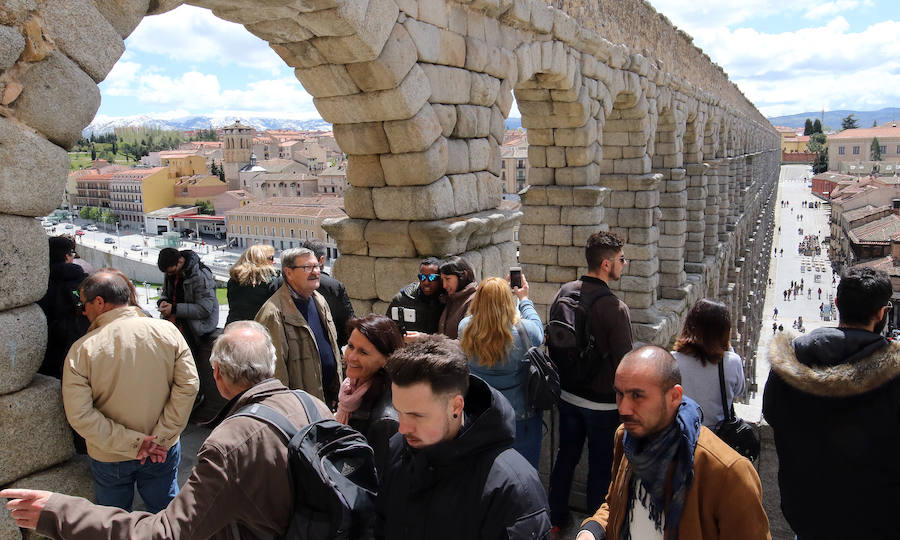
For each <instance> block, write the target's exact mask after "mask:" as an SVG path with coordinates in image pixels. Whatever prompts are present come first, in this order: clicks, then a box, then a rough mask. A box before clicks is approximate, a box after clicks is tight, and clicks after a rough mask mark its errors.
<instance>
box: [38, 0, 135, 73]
mask: <svg viewBox="0 0 900 540" xmlns="http://www.w3.org/2000/svg"><path fill="white" fill-rule="evenodd" d="M42 4H43V5H42V6H41V16H42V17H43V20H44V34H45V35H46V36H48V37H50V38H52V39H53V41H54V43H56V46H57V47H59V50H60V51H62V52H63V53H65V55H66V56H68V57H69V58H70V59H72V60H74V61H75V63H76V64H78V65H79V67H81V69H82V70H84V72H85V73H87V74H88V75H90V77H91V78H92V79H94V81H96V82H100V81H102V80H103V79H104V78H106V74H107V73H109V70H111V69H112V67H113V65H115V63H116V61H117V60H118V59H119V57H120V56H122V53H123V52H125V43H124V42H123V41H122V36H121V35H120V34H119V32H117V31H116V29H115V28H113V26H112V25H111V24H110V23H109V22H108V21H107V20H106V19H105V18H104V17H103V16H102V15H101V14H100V12H99V11H97V9H96V8H95V7H94V5H93V2H90V1H88V0H44V2H42Z"/></svg>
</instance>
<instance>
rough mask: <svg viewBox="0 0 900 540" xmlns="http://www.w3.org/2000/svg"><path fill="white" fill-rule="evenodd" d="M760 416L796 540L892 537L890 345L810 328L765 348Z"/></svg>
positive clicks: (893, 385) (898, 347) (899, 425)
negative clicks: (770, 437)
mask: <svg viewBox="0 0 900 540" xmlns="http://www.w3.org/2000/svg"><path fill="white" fill-rule="evenodd" d="M768 359H769V363H770V364H771V366H772V370H771V372H770V374H769V380H768V381H767V382H766V389H765V393H764V396H763V414H764V415H765V418H766V421H767V422H768V423H769V424H770V425H771V426H772V430H773V432H774V435H775V448H776V451H777V453H778V461H779V469H778V485H779V488H780V490H781V509H782V511H783V512H784V517H785V518H786V519H787V521H788V523H790V525H791V528H792V529H793V530H794V532H795V533H797V534H798V535H799V537H800V538H801V539H832V538H834V539H838V538H841V539H843V538H865V539H867V540H878V539H888V538H897V524H896V517H895V512H896V506H897V504H896V500H897V493H900V460H898V459H897V449H898V448H900V343H890V344H889V343H888V342H887V340H886V339H885V338H884V337H882V336H880V335H878V334H875V333H872V332H867V331H865V330H854V329H844V328H820V329H817V330H814V331H812V332H810V333H809V334H806V335H805V336H802V337H800V338H798V339H796V340H794V341H793V343H792V342H791V337H790V336H788V335H787V334H779V335H777V336H776V337H775V338H773V340H772V344H771V345H770V347H769V355H768Z"/></svg>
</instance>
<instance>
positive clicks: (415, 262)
mask: <svg viewBox="0 0 900 540" xmlns="http://www.w3.org/2000/svg"><path fill="white" fill-rule="evenodd" d="M420 262H421V260H420V259H418V258H415V259H402V258H398V257H392V258H381V257H379V258H377V259H375V279H374V282H375V288H376V289H377V291H378V298H379V299H381V300H382V301H384V302H390V301H391V299H392V298H393V297H394V295H395V294H397V292H398V291H399V290H400V289H402V288H403V287H405V286H406V285H407V284H408V283H409V282H410V281H413V279H414V278H415V275H416V274H417V273H418V272H419V263H420Z"/></svg>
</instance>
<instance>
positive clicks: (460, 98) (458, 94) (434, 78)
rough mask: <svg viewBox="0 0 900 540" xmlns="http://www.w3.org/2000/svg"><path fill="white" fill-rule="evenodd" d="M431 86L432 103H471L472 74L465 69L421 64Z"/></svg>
mask: <svg viewBox="0 0 900 540" xmlns="http://www.w3.org/2000/svg"><path fill="white" fill-rule="evenodd" d="M421 69H422V70H423V71H424V72H425V75H426V76H427V77H428V81H429V85H430V86H431V96H430V99H429V101H431V102H432V103H451V104H461V103H469V97H470V96H471V92H472V73H471V72H469V71H466V70H465V69H460V68H455V67H448V66H439V65H436V64H421Z"/></svg>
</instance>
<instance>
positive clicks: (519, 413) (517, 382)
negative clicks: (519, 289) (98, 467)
mask: <svg viewBox="0 0 900 540" xmlns="http://www.w3.org/2000/svg"><path fill="white" fill-rule="evenodd" d="M519 315H520V316H521V318H522V326H524V327H525V331H526V332H527V333H528V337H530V338H531V343H530V346H539V345H540V344H541V343H543V341H544V325H543V323H542V322H541V318H540V317H539V316H538V314H537V311H535V309H534V303H532V301H531V300H527V299H526V300H522V301H521V302H519ZM471 320H472V316H471V315H469V316H467V317H466V318H464V319H463V320H462V321H460V323H459V335H460V336H462V333H463V330H464V329H465V328H466V326H468V324H469V322H470V321H471ZM512 335H513V343H512V347H511V348H510V349H509V351H508V352H507V353H506V356H505V357H504V358H503V361H501V362H497V363H496V364H494V366H493V367H487V366H482V365H479V364H478V358H477V357H474V356H473V357H472V358H470V359H469V371H470V373H472V375H477V376H478V377H480V378H482V379H484V381H485V382H487V383H488V384H489V385H490V386H492V387H493V388H496V389H497V390H499V391H500V393H501V394H503V396H504V397H505V398H506V399H507V400H509V403H510V404H511V405H512V407H513V409H514V410H515V411H516V420H527V419H529V418H531V417H532V416H534V414H535V411H534V409H533V408H531V407H529V406H528V404H527V399H528V396H527V395H526V391H527V386H526V382H527V377H528V362H527V361H526V360H525V352H526V351H527V350H528V349H527V347H528V346H529V344H528V343H525V344H523V343H522V341H523V340H522V339H520V338H519V335H518V331H517V329H516V327H515V326H513V327H512ZM523 337H524V336H523ZM526 341H527V340H526Z"/></svg>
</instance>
